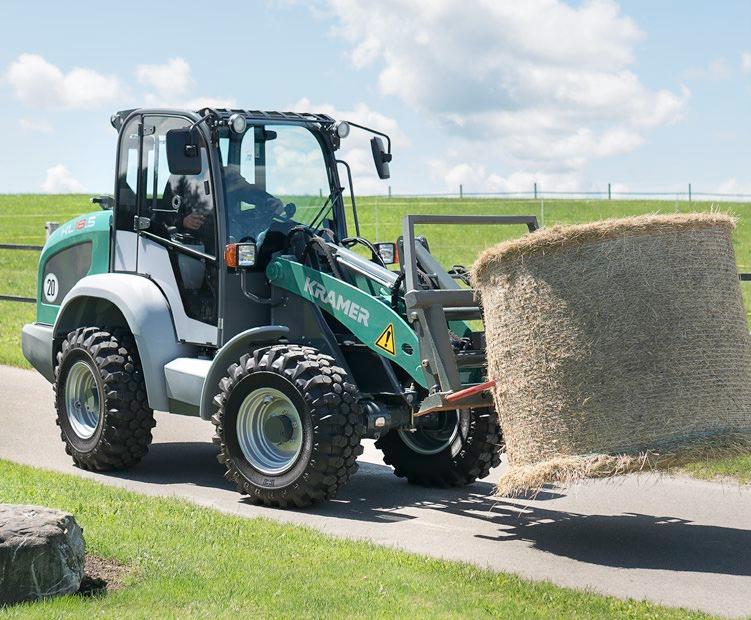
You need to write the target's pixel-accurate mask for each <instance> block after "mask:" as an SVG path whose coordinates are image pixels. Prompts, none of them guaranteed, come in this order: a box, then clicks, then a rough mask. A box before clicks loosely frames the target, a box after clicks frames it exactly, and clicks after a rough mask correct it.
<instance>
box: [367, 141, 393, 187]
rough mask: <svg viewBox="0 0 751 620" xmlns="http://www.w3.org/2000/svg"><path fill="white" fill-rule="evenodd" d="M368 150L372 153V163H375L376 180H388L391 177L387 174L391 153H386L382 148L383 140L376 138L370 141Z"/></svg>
mask: <svg viewBox="0 0 751 620" xmlns="http://www.w3.org/2000/svg"><path fill="white" fill-rule="evenodd" d="M370 149H371V150H372V151H373V162H374V163H375V167H376V171H377V172H378V178H380V179H388V178H389V177H390V176H391V173H390V172H389V162H390V161H391V153H387V152H386V148H385V147H384V146H383V140H381V139H380V138H378V137H376V138H371V139H370Z"/></svg>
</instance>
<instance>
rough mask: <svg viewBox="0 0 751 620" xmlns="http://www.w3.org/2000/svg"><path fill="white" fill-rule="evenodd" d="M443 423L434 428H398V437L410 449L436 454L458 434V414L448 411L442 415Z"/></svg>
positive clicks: (426, 453)
mask: <svg viewBox="0 0 751 620" xmlns="http://www.w3.org/2000/svg"><path fill="white" fill-rule="evenodd" d="M444 420H445V421H444V423H443V424H442V425H441V426H440V427H439V428H436V429H431V428H426V427H418V428H417V430H414V431H405V430H402V429H399V431H398V433H399V437H401V439H402V441H403V442H404V443H405V444H406V445H407V447H408V448H409V449H410V450H413V451H414V452H417V453H418V454H425V455H430V454H438V453H439V452H442V451H443V450H445V449H446V448H448V447H449V446H450V445H451V444H452V443H454V440H455V439H456V436H457V435H458V434H459V415H458V413H456V412H454V411H449V412H447V413H446V414H445V416H444Z"/></svg>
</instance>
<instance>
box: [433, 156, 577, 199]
mask: <svg viewBox="0 0 751 620" xmlns="http://www.w3.org/2000/svg"><path fill="white" fill-rule="evenodd" d="M429 166H430V172H431V177H432V178H433V179H434V180H435V181H436V182H438V183H440V184H442V185H443V188H444V189H445V190H446V191H448V192H452V193H454V192H458V191H459V186H460V185H461V186H463V189H464V192H466V193H480V194H481V193H489V194H492V193H517V192H524V193H529V192H531V191H532V190H533V189H534V186H535V183H537V189H538V191H539V192H543V191H546V190H547V191H559V192H580V191H583V189H584V188H583V186H582V181H581V179H580V178H579V176H578V175H577V174H574V173H570V172H563V173H550V172H545V171H542V170H537V171H534V172H526V171H518V172H513V173H511V174H509V175H507V176H502V175H500V174H497V173H495V172H490V171H488V169H487V167H486V166H485V165H484V164H480V163H477V162H472V163H467V162H462V163H455V164H451V163H447V162H446V161H442V160H433V161H431V162H430V163H429Z"/></svg>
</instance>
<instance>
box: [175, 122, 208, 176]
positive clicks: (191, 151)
mask: <svg viewBox="0 0 751 620" xmlns="http://www.w3.org/2000/svg"><path fill="white" fill-rule="evenodd" d="M199 139H200V138H199V137H198V136H195V134H194V133H193V131H192V130H191V129H187V128H186V129H170V130H169V131H168V132H167V166H168V167H169V171H170V174H177V175H186V176H190V175H195V174H200V173H201V168H202V166H201V149H200V148H199V146H198V145H197V144H196V143H197V142H198V140H199Z"/></svg>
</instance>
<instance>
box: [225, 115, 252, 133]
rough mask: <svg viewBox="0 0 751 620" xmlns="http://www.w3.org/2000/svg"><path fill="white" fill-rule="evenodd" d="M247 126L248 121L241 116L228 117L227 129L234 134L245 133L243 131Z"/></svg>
mask: <svg viewBox="0 0 751 620" xmlns="http://www.w3.org/2000/svg"><path fill="white" fill-rule="evenodd" d="M247 126H248V121H246V120H245V117H244V116H243V115H242V114H233V115H232V116H230V117H229V128H230V129H231V130H232V131H234V132H235V133H236V134H242V133H245V129H246V128H247Z"/></svg>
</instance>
